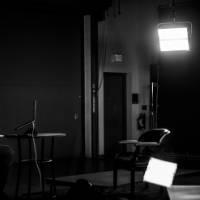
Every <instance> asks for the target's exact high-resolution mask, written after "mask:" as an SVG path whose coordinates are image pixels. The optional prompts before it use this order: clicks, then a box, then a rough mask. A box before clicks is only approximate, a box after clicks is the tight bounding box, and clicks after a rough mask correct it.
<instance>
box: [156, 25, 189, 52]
mask: <svg viewBox="0 0 200 200" xmlns="http://www.w3.org/2000/svg"><path fill="white" fill-rule="evenodd" d="M158 36H159V42H160V50H161V51H189V50H190V48H189V41H188V30H187V28H186V27H181V28H163V29H162V28H159V29H158Z"/></svg>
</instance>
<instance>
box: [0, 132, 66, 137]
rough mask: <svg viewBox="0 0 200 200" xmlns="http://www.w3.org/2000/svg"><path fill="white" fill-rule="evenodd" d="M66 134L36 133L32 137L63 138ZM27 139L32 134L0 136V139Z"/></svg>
mask: <svg viewBox="0 0 200 200" xmlns="http://www.w3.org/2000/svg"><path fill="white" fill-rule="evenodd" d="M66 135H67V134H66V133H61V132H41V133H37V134H36V135H33V136H34V137H64V136H66ZM1 137H2V138H16V137H20V138H27V137H28V138H29V137H32V134H31V133H30V134H17V133H8V134H0V138H1Z"/></svg>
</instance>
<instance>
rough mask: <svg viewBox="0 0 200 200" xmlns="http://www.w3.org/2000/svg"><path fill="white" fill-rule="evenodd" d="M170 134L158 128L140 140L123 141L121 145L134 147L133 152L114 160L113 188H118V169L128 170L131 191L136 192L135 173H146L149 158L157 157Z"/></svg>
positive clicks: (119, 155) (121, 154)
mask: <svg viewBox="0 0 200 200" xmlns="http://www.w3.org/2000/svg"><path fill="white" fill-rule="evenodd" d="M169 134H170V131H169V130H168V129H164V128H156V129H151V130H148V131H146V132H144V133H143V134H142V135H141V136H140V137H139V138H138V140H121V141H120V142H119V144H121V145H122V144H124V145H134V146H135V150H134V151H133V152H122V153H119V154H117V155H116V156H115V158H114V169H113V186H114V188H115V189H116V187H117V177H118V169H126V170H129V171H130V176H131V177H130V183H131V184H130V187H131V188H130V190H131V193H134V190H135V172H136V171H145V169H146V167H147V164H148V161H149V158H150V157H151V156H155V157H157V156H158V155H159V153H160V152H161V149H162V144H163V143H164V140H165V138H166V136H167V135H169Z"/></svg>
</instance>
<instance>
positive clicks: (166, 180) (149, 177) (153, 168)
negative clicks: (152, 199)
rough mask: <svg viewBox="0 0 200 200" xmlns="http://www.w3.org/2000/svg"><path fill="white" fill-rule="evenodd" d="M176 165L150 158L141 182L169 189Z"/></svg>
mask: <svg viewBox="0 0 200 200" xmlns="http://www.w3.org/2000/svg"><path fill="white" fill-rule="evenodd" d="M176 169H177V164H176V163H173V162H168V161H163V160H160V159H157V158H150V160H149V163H148V166H147V169H146V171H145V174H144V177H143V180H144V181H146V182H149V183H154V184H156V185H161V186H165V187H170V186H171V185H172V182H173V179H174V175H175V173H176Z"/></svg>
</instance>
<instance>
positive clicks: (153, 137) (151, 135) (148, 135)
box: [138, 128, 171, 144]
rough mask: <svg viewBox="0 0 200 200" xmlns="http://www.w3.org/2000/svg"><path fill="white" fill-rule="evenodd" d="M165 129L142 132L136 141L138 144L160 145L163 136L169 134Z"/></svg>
mask: <svg viewBox="0 0 200 200" xmlns="http://www.w3.org/2000/svg"><path fill="white" fill-rule="evenodd" d="M170 133H171V132H170V130H168V129H166V128H155V129H151V130H148V131H146V132H144V133H143V134H142V135H141V136H140V137H139V139H138V141H140V142H156V143H158V144H161V143H162V141H163V139H164V138H165V136H167V135H168V134H170Z"/></svg>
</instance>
